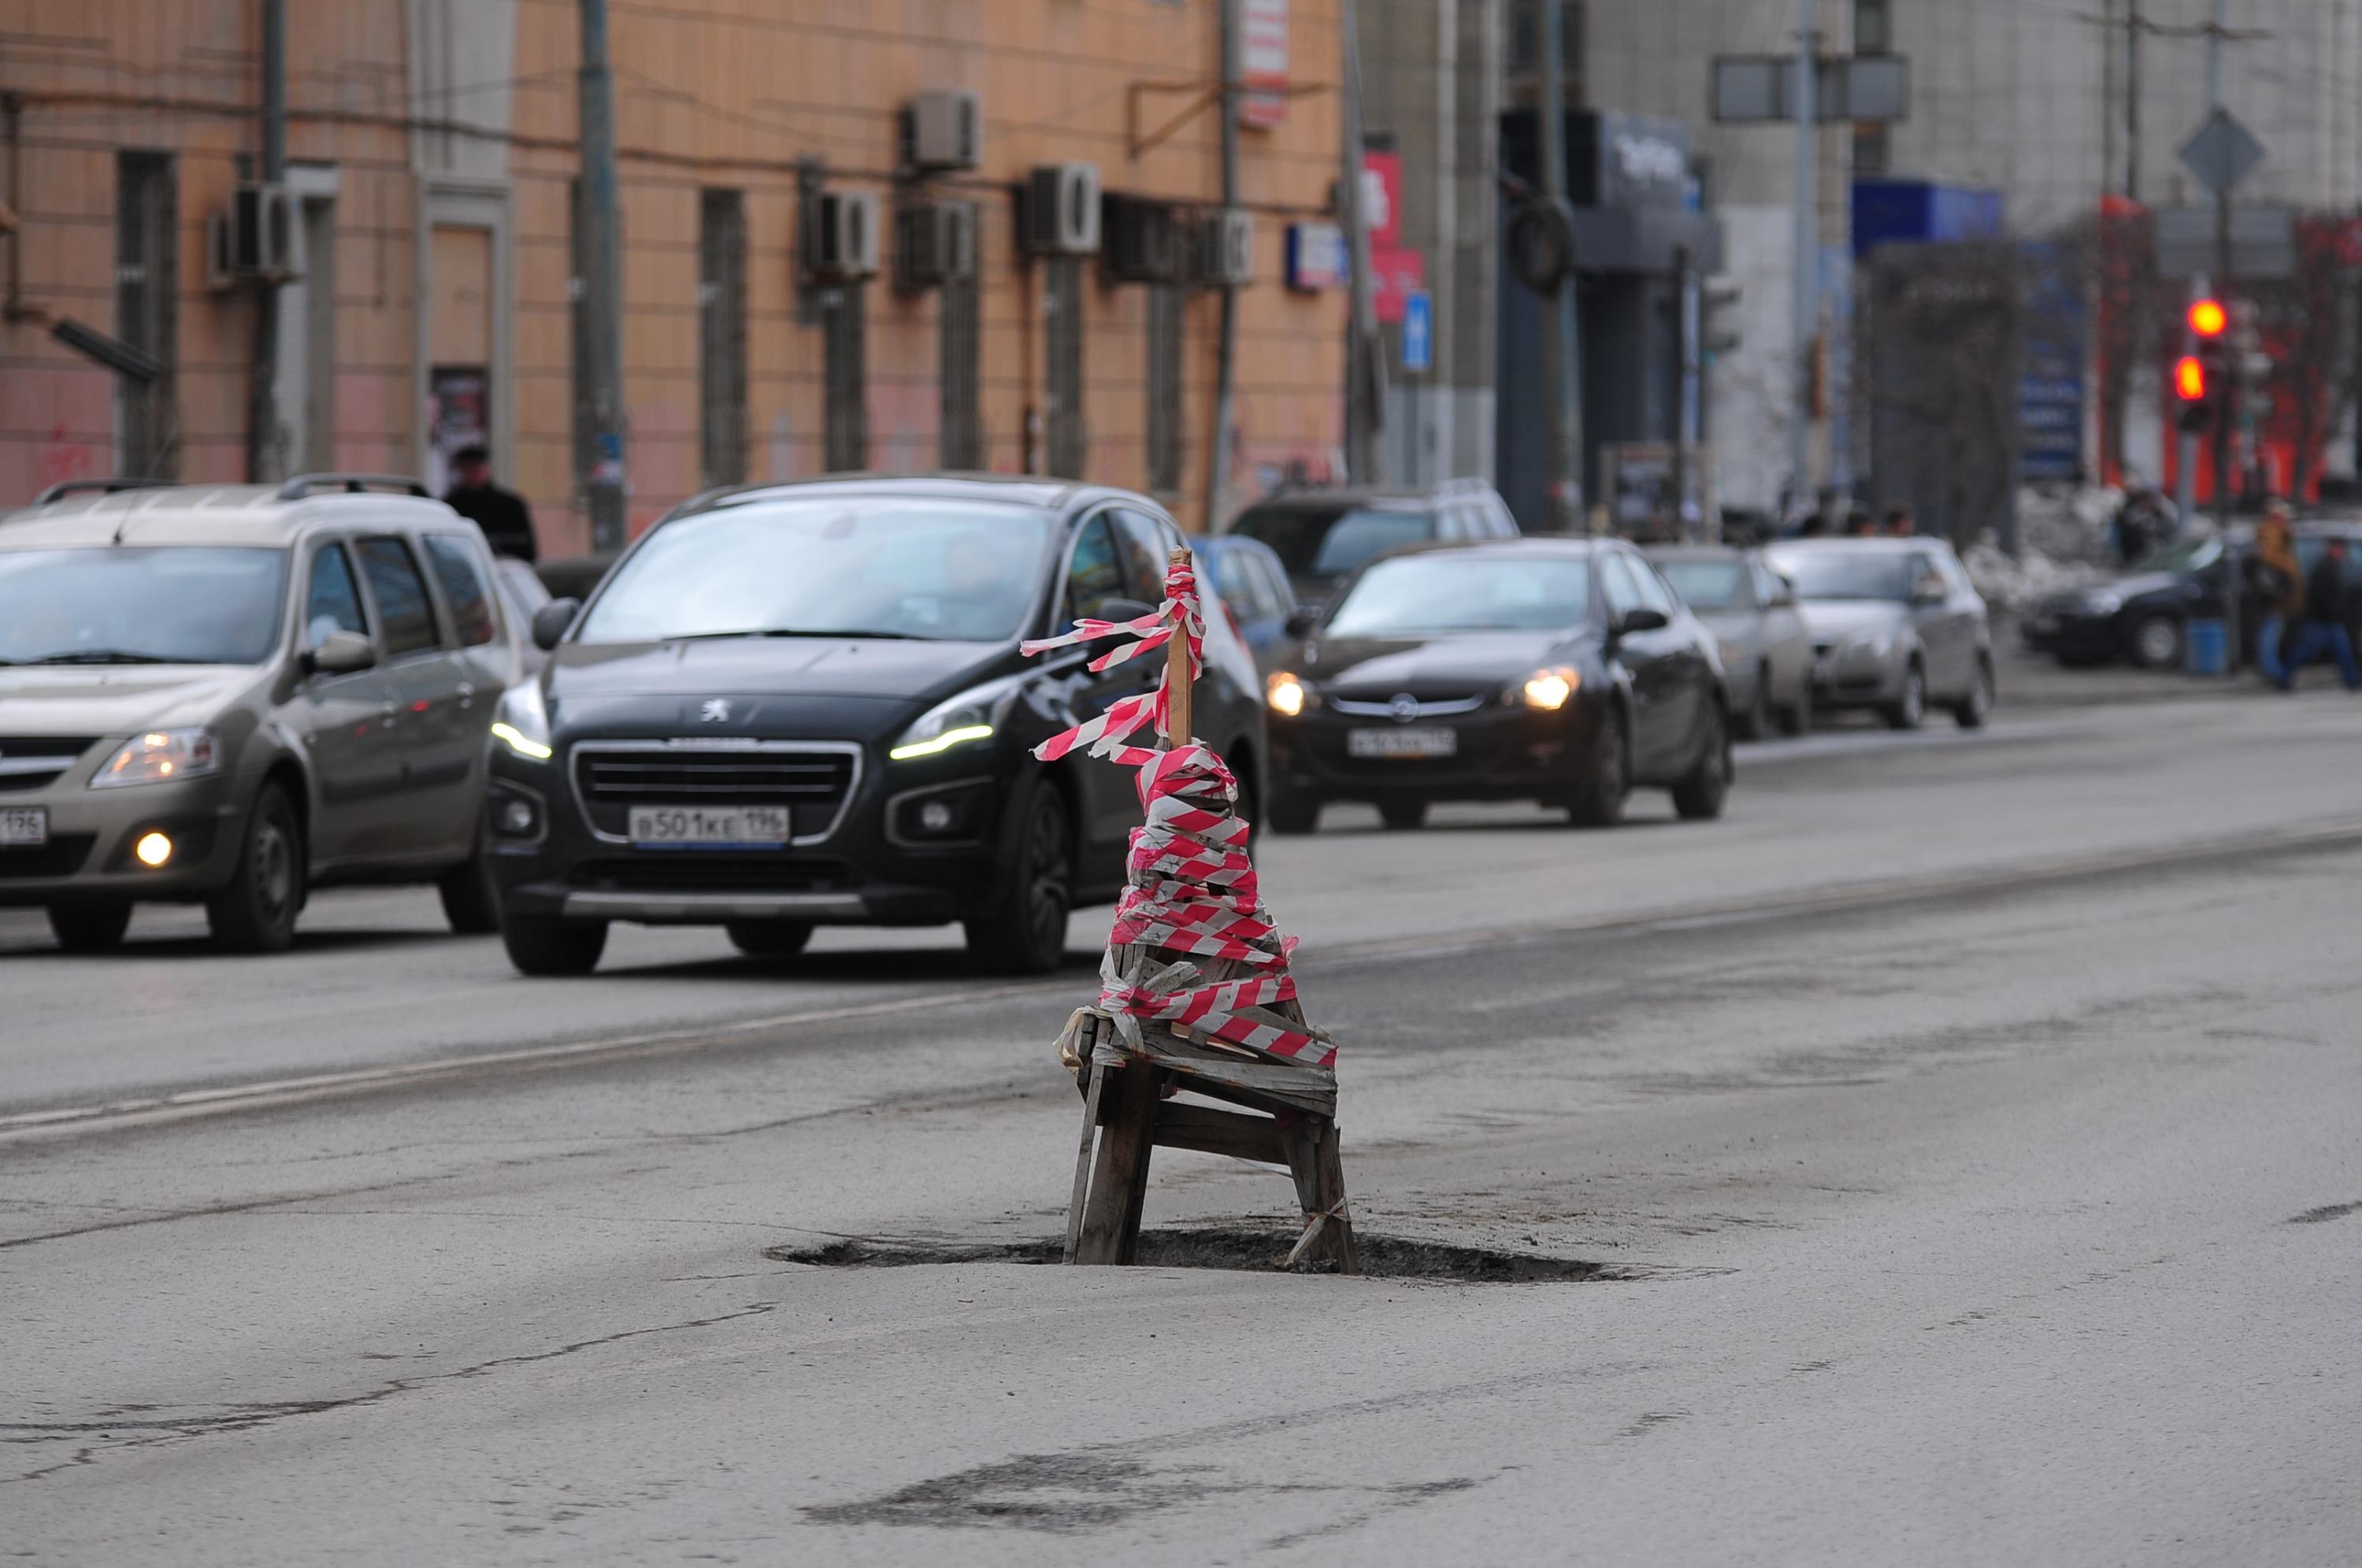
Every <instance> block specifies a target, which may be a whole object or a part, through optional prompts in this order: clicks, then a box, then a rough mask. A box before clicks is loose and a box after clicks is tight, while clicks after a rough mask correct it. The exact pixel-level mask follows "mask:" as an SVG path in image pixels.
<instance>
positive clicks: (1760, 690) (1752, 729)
mask: <svg viewBox="0 0 2362 1568" xmlns="http://www.w3.org/2000/svg"><path fill="white" fill-rule="evenodd" d="M1731 723H1732V725H1733V726H1734V727H1735V728H1736V729H1737V730H1738V738H1739V739H1740V740H1761V739H1762V738H1763V737H1764V736H1765V735H1768V734H1771V666H1769V665H1766V666H1764V667H1763V668H1760V669H1758V670H1757V671H1756V672H1755V695H1754V698H1753V700H1752V701H1749V703H1748V704H1747V712H1743V713H1733V714H1732V715H1731Z"/></svg>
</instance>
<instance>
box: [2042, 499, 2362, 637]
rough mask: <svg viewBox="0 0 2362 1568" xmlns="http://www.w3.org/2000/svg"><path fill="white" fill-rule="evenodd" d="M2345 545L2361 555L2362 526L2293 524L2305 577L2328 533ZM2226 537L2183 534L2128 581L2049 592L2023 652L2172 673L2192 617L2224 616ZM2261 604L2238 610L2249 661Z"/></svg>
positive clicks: (2235, 535) (2250, 546) (2245, 542)
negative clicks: (2119, 661) (2029, 650)
mask: <svg viewBox="0 0 2362 1568" xmlns="http://www.w3.org/2000/svg"><path fill="white" fill-rule="evenodd" d="M2333 534H2334V535H2337V536H2341V537H2343V538H2344V539H2345V541H2346V548H2347V552H2348V556H2349V558H2351V557H2352V555H2353V554H2354V552H2356V551H2357V550H2362V523H2357V522H2354V521H2351V520H2346V519H2334V520H2316V521H2310V522H2304V523H2300V524H2298V525H2296V553H2297V562H2298V564H2299V565H2300V566H2301V567H2302V568H2303V569H2305V570H2306V571H2311V570H2312V567H2313V563H2314V562H2316V561H2318V560H2320V559H2321V557H2322V552H2323V549H2324V548H2325V547H2326V546H2327V541H2328V539H2329V537H2330V536H2331V535H2333ZM2255 539H2256V536H2255V530H2254V529H2253V528H2250V527H2246V526H2245V525H2242V526H2240V527H2236V528H2234V529H2233V530H2232V531H2231V540H2232V544H2233V546H2234V547H2235V549H2236V550H2237V551H2238V553H2239V555H2240V557H2241V558H2243V559H2244V558H2246V556H2247V555H2248V554H2250V553H2251V552H2252V551H2253V550H2254V548H2255ZM2223 573H2224V559H2223V542H2222V539H2221V538H2220V537H2219V536H2216V535H2214V534H2212V533H2198V534H2190V535H2186V536H2183V537H2181V538H2179V539H2175V540H2173V541H2171V542H2170V543H2169V544H2166V545H2163V546H2160V547H2158V548H2157V549H2156V550H2154V551H2151V552H2150V553H2149V555H2148V556H2147V558H2144V559H2142V560H2140V561H2138V562H2136V563H2135V564H2134V566H2133V567H2132V569H2130V570H2129V571H2127V572H2125V574H2124V575H2122V576H2120V577H2116V578H2113V579H2111V580H2108V581H2105V582H2101V583H2094V584H2092V585H2091V586H2089V587H2085V588H2071V589H2066V590H2062V591H2059V592H2057V593H2054V594H2051V595H2050V596H2049V597H2048V598H2047V599H2044V600H2043V601H2042V602H2040V603H2038V604H2036V606H2035V607H2034V610H2033V612H2032V613H2030V614H2028V615H2027V616H2026V618H2025V622H2024V623H2023V624H2021V625H2020V627H2019V629H2018V635H2019V636H2020V637H2021V638H2022V639H2023V640H2024V641H2025V646H2027V647H2029V648H2032V649H2033V650H2035V651H2036V653H2047V654H2048V655H2050V656H2051V657H2054V658H2056V659H2057V660H2058V662H2059V663H2060V664H2063V665H2092V664H2106V663H2109V662H2111V661H2113V660H2114V659H2118V658H2122V659H2125V660H2127V661H2129V662H2130V663H2133V664H2136V665H2138V666H2140V667H2142V668H2146V669H2175V668H2180V665H2181V662H2182V654H2181V645H2182V635H2183V629H2184V627H2185V626H2186V625H2187V624H2189V622H2190V620H2191V617H2193V616H2219V615H2220V614H2222V613H2223ZM2262 611H2263V606H2262V605H2261V604H2260V603H2259V602H2256V601H2255V599H2254V598H2253V596H2252V595H2245V596H2243V600H2242V603H2241V606H2240V613H2239V623H2240V640H2241V642H2242V644H2243V645H2244V646H2245V651H2246V655H2247V656H2248V657H2253V656H2254V653H2255V638H2256V632H2257V628H2258V627H2259V626H2260V625H2261V624H2262Z"/></svg>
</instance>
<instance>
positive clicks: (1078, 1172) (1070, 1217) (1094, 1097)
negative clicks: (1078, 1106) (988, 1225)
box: [1065, 1062, 1108, 1263]
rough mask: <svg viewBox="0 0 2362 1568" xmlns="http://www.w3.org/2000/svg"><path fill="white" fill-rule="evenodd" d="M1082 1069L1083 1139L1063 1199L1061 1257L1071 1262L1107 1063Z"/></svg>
mask: <svg viewBox="0 0 2362 1568" xmlns="http://www.w3.org/2000/svg"><path fill="white" fill-rule="evenodd" d="M1083 1071H1084V1072H1086V1073H1087V1074H1089V1075H1090V1077H1088V1078H1087V1079H1086V1080H1085V1081H1086V1082H1087V1083H1088V1084H1089V1085H1090V1088H1089V1089H1088V1090H1087V1092H1086V1093H1085V1095H1084V1096H1083V1142H1082V1146H1081V1147H1080V1148H1078V1149H1076V1151H1075V1192H1074V1196H1073V1197H1072V1198H1068V1199H1067V1200H1066V1253H1065V1261H1066V1262H1068V1263H1073V1262H1074V1261H1075V1253H1076V1250H1077V1249H1078V1248H1080V1247H1081V1245H1082V1243H1083V1204H1084V1201H1085V1200H1086V1199H1087V1198H1089V1196H1090V1191H1091V1149H1092V1144H1093V1142H1094V1140H1095V1138H1096V1136H1097V1134H1098V1130H1099V1091H1100V1090H1101V1089H1102V1088H1105V1087H1106V1085H1107V1076H1108V1069H1107V1067H1106V1066H1104V1065H1103V1064H1101V1063H1098V1062H1087V1063H1086V1065H1085V1066H1084V1068H1083Z"/></svg>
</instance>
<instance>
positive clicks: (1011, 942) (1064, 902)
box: [966, 782, 1075, 975]
mask: <svg viewBox="0 0 2362 1568" xmlns="http://www.w3.org/2000/svg"><path fill="white" fill-rule="evenodd" d="M1074 840H1075V832H1074V825H1073V823H1072V822H1071V821H1069V819H1068V817H1067V814H1066V802H1065V797H1063V796H1061V795H1060V794H1059V793H1058V791H1057V790H1056V789H1055V788H1054V787H1053V786H1051V785H1050V784H1048V783H1046V782H1044V783H1039V784H1037V785H1035V786H1034V790H1033V798H1032V801H1030V802H1029V803H1028V805H1027V806H1026V809H1025V818H1024V822H1023V823H1022V825H1021V827H1020V829H1019V832H1018V840H1017V859H1016V864H1015V865H1014V866H1012V867H1010V877H1009V887H1008V890H1007V891H1006V892H1005V893H1004V894H1003V895H1002V897H1001V901H1000V904H999V908H997V909H995V910H994V911H992V913H991V914H989V915H988V916H987V917H985V918H984V919H982V920H972V921H968V922H966V932H967V950H968V952H969V953H970V954H972V955H975V957H976V959H977V962H978V963H979V964H982V965H983V966H985V967H986V968H988V969H990V970H992V971H994V972H995V973H998V974H1004V975H1046V974H1048V973H1049V972H1050V971H1051V970H1053V969H1054V968H1056V967H1057V966H1059V964H1060V963H1062V962H1063V961H1064V960H1065V956H1066V913H1067V911H1068V910H1069V909H1070V908H1072V907H1073V904H1074V880H1075V844H1074Z"/></svg>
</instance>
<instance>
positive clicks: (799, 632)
mask: <svg viewBox="0 0 2362 1568" xmlns="http://www.w3.org/2000/svg"><path fill="white" fill-rule="evenodd" d="M716 637H857V638H862V639H865V640H876V641H890V642H900V643H919V642H925V641H927V640H928V639H926V638H924V637H922V636H920V635H918V634H916V633H915V632H845V631H833V632H832V631H812V630H807V629H806V628H804V627H801V626H750V627H748V628H747V629H746V630H745V631H743V632H683V633H681V634H679V635H678V636H674V637H669V638H668V639H666V640H667V641H668V642H676V643H690V642H704V641H709V640H711V639H713V638H716Z"/></svg>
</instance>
